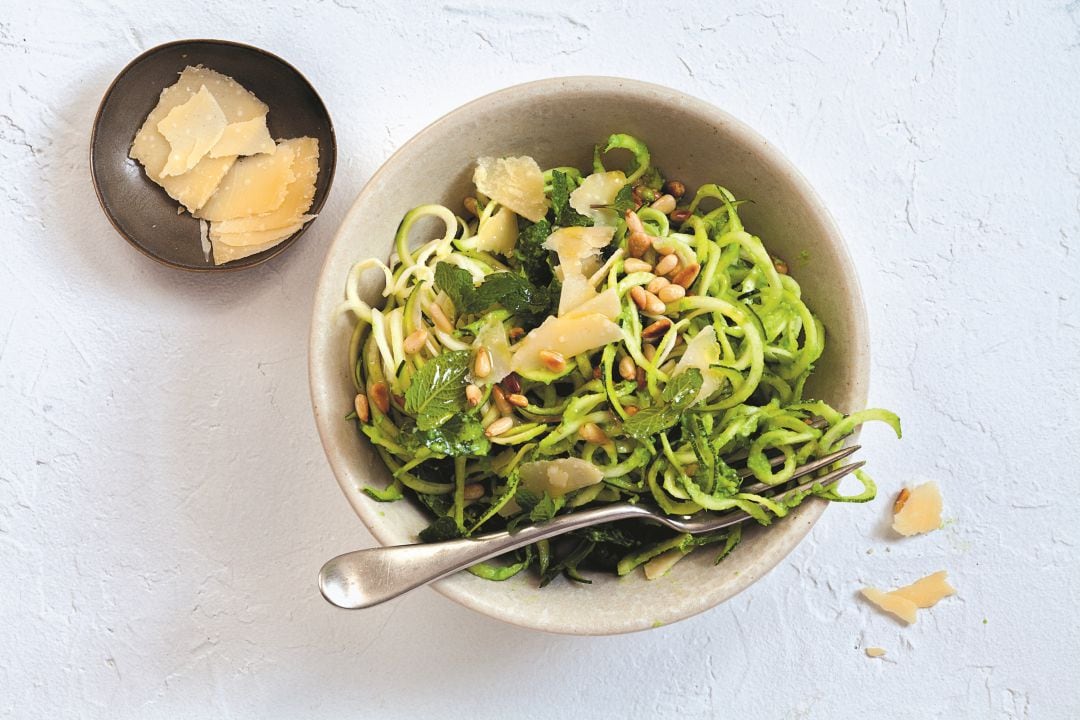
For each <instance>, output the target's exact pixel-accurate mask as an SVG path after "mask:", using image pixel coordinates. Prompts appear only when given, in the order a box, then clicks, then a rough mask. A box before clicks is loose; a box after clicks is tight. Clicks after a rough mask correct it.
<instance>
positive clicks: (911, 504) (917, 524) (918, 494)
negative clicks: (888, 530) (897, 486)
mask: <svg viewBox="0 0 1080 720" xmlns="http://www.w3.org/2000/svg"><path fill="white" fill-rule="evenodd" d="M939 527H941V489H940V488H939V487H938V484H937V483H936V482H927V483H923V484H922V485H919V486H918V487H916V488H914V489H908V488H904V489H903V490H902V491H901V492H900V496H899V497H898V498H897V499H896V505H895V506H894V507H893V530H895V531H896V532H898V533H900V534H901V535H904V536H910V535H918V534H920V533H928V532H930V531H932V530H937V529H938V528H939Z"/></svg>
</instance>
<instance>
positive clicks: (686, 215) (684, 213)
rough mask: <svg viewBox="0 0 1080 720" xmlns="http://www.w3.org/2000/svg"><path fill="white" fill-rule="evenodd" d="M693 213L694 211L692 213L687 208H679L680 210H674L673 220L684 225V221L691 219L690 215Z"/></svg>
mask: <svg viewBox="0 0 1080 720" xmlns="http://www.w3.org/2000/svg"><path fill="white" fill-rule="evenodd" d="M692 214H693V213H691V212H690V211H689V210H688V209H687V208H679V209H678V210H673V211H672V213H671V216H670V217H671V222H673V223H678V224H679V225H682V224H683V223H684V222H686V221H687V220H689V219H690V216H691V215H692Z"/></svg>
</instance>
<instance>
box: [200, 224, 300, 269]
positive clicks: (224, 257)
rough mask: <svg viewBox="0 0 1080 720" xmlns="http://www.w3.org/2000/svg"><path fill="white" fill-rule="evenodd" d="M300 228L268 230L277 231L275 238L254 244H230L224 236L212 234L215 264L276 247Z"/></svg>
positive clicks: (239, 258)
mask: <svg viewBox="0 0 1080 720" xmlns="http://www.w3.org/2000/svg"><path fill="white" fill-rule="evenodd" d="M299 229H300V226H299V225H297V226H296V227H293V228H285V229H280V230H276V231H275V230H268V231H267V232H269V233H277V234H276V235H274V236H273V238H272V239H271V240H269V241H267V242H264V243H254V244H248V245H230V244H228V243H227V242H225V239H222V238H217V239H215V238H214V237H213V235H211V240H213V245H214V264H215V265H224V264H225V263H227V262H232V261H233V260H241V259H243V258H246V257H250V256H252V255H257V254H259V253H261V252H263V251H265V250H269V249H270V248H272V247H274V246H275V245H278V244H280V243H281V241H282V240H284V239H285V238H287V237H289V236H290V235H292V234H293V233H294V232H296V231H297V230H299ZM226 239H233V240H234V241H236V240H237V238H234V237H231V236H230V238H226ZM240 239H243V238H240Z"/></svg>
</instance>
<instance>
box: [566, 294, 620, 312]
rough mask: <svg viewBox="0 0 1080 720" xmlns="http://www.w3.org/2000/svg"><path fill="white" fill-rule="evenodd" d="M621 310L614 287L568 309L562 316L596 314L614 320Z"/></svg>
mask: <svg viewBox="0 0 1080 720" xmlns="http://www.w3.org/2000/svg"><path fill="white" fill-rule="evenodd" d="M621 312H622V305H621V304H620V303H619V291H618V290H616V289H615V288H608V289H607V290H605V291H604V292H602V293H600V294H599V295H597V296H596V297H594V298H593V299H592V300H589V301H588V302H586V303H585V304H584V305H581V306H579V307H577V308H575V309H573V310H571V311H569V312H568V313H566V315H564V316H563V317H565V318H575V317H581V316H582V315H593V314H597V315H603V316H604V317H606V318H607V319H608V320H614V319H615V318H617V317H619V313H621Z"/></svg>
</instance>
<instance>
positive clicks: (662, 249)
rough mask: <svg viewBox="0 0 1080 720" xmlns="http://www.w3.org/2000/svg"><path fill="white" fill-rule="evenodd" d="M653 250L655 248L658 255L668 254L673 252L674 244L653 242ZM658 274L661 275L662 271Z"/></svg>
mask: <svg viewBox="0 0 1080 720" xmlns="http://www.w3.org/2000/svg"><path fill="white" fill-rule="evenodd" d="M653 250H655V251H656V252H657V254H658V255H670V254H672V253H673V252H675V244H674V243H670V242H654V243H653ZM660 274H661V275H663V273H660Z"/></svg>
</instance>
